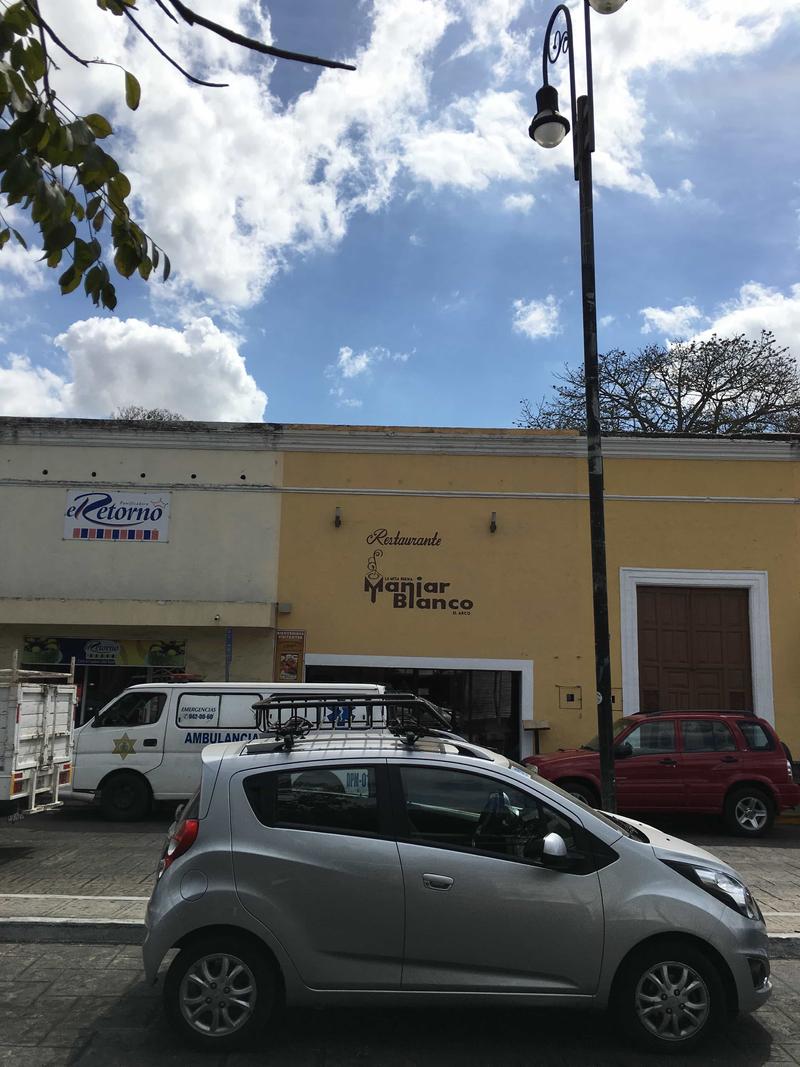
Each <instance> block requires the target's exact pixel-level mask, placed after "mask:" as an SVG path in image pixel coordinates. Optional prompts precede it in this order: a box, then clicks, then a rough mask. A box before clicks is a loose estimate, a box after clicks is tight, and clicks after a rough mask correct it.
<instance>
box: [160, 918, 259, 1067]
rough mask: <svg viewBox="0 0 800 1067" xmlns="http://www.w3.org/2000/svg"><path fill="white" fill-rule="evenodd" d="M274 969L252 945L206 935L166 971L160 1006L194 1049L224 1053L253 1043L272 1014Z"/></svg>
mask: <svg viewBox="0 0 800 1067" xmlns="http://www.w3.org/2000/svg"><path fill="white" fill-rule="evenodd" d="M277 1000H278V984H277V981H276V976H275V972H274V969H273V968H272V967H271V966H270V964H269V962H268V961H267V960H266V958H265V957H264V954H263V953H262V952H259V951H258V949H257V948H254V947H253V945H252V942H248V941H246V940H245V939H244V938H242V937H237V936H236V935H235V934H233V935H232V934H224V933H220V934H208V935H206V936H201V937H198V938H197V939H195V940H194V941H192V942H190V943H189V944H188V945H187V946H186V947H184V948H182V949H181V951H180V952H179V953H178V955H177V956H176V957H175V959H174V960H173V961H172V964H171V966H170V968H169V971H168V972H167V977H166V980H165V982H164V1007H165V1009H166V1012H167V1015H168V1016H169V1017H170V1019H171V1020H172V1022H173V1023H174V1025H175V1026H176V1027H177V1028H178V1029H179V1030H180V1031H181V1032H182V1034H183V1036H184V1037H185V1038H187V1039H188V1040H189V1041H190V1042H191V1044H193V1045H194V1046H195V1047H198V1048H203V1049H206V1050H209V1051H210V1050H212V1049H213V1050H214V1051H215V1052H226V1051H228V1050H229V1049H235V1048H240V1047H241V1046H242V1045H245V1044H249V1043H250V1042H251V1041H255V1039H256V1038H257V1037H259V1035H260V1034H261V1033H262V1031H263V1030H264V1028H265V1027H266V1025H267V1022H268V1021H269V1019H270V1017H271V1016H272V1014H273V1013H274V1011H275V1007H276V1004H277Z"/></svg>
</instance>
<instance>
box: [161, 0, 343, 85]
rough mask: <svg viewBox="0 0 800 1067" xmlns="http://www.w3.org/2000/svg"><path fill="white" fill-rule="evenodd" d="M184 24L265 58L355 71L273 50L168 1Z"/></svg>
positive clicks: (173, 0)
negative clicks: (209, 32)
mask: <svg viewBox="0 0 800 1067" xmlns="http://www.w3.org/2000/svg"><path fill="white" fill-rule="evenodd" d="M169 2H170V3H171V4H172V6H173V7H174V8H175V10H176V11H177V12H178V14H179V15H180V16H181V18H182V19H183V20H184V22H188V23H189V25H190V26H194V25H195V24H196V25H198V26H202V27H203V28H204V29H206V30H210V31H211V32H212V33H217V34H219V36H220V37H224V38H225V40H226V41H232V42H233V44H239V45H242V47H243V48H250V49H251V50H252V51H254V52H262V53H263V54H264V55H267V56H277V57H278V59H293V60H295V61H296V62H298V63H310V64H312V65H314V66H317V67H334V68H335V69H337V70H355V69H356V68H355V67H354V66H351V64H349V63H339V62H337V60H335V59H320V58H319V57H318V56H307V55H304V54H303V53H302V52H287V51H285V50H284V49H283V48H273V47H272V45H269V44H262V43H261V41H256V40H254V39H253V38H252V37H245V36H244V35H243V34H241V33H237V32H236V31H235V30H230V29H228V27H227V26H221V25H220V24H219V23H218V22H212V21H211V19H207V18H204V17H203V15H198V14H197V12H196V11H192V9H191V8H188V7H187V6H186V5H185V4H184V3H182V2H181V0H169Z"/></svg>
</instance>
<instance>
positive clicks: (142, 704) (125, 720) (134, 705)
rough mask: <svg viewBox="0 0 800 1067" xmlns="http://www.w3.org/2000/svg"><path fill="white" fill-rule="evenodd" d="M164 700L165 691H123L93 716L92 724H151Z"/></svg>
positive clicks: (159, 711) (159, 716)
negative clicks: (116, 698)
mask: <svg viewBox="0 0 800 1067" xmlns="http://www.w3.org/2000/svg"><path fill="white" fill-rule="evenodd" d="M166 702H167V694H166V693H141V692H138V693H123V694H122V696H121V697H119V699H118V700H115V701H114V703H113V704H109V706H108V707H107V708H105V709H104V710H103V711H101V712H100V714H99V715H96V716H95V718H94V719H93V720H92V726H116V727H119V726H152V725H153V723H154V722H158V720H159V719H160V718H161V712H162V711H163V710H164V705H165V704H166Z"/></svg>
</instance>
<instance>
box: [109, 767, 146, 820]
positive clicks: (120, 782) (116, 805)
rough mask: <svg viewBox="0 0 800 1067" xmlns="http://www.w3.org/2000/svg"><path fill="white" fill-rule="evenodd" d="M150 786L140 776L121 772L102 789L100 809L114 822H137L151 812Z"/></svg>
mask: <svg viewBox="0 0 800 1067" xmlns="http://www.w3.org/2000/svg"><path fill="white" fill-rule="evenodd" d="M152 799H153V798H152V794H151V793H150V786H149V785H148V784H147V782H146V781H145V780H144V778H142V776H141V775H140V774H134V773H133V771H120V772H119V773H118V774H114V775H112V776H111V777H110V778H109V779H108V781H107V782H104V783H103V786H102V788H101V789H100V808H101V810H102V812H103V815H105V817H106V818H107V819H111V821H112V822H137V821H138V820H139V819H144V818H145V817H146V816H147V815H148V814H149V812H150V803H151V801H152Z"/></svg>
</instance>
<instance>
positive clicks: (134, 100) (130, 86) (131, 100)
mask: <svg viewBox="0 0 800 1067" xmlns="http://www.w3.org/2000/svg"><path fill="white" fill-rule="evenodd" d="M141 98H142V87H141V85H139V83H138V81H137V80H136V78H134V76H133V75H132V74H131V73H130V72H129V71H127V70H126V71H125V103H126V104H127V105H128V107H129V108H130V109H131V111H135V110H136V108H137V107H138V106H139V101H140V100H141Z"/></svg>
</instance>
